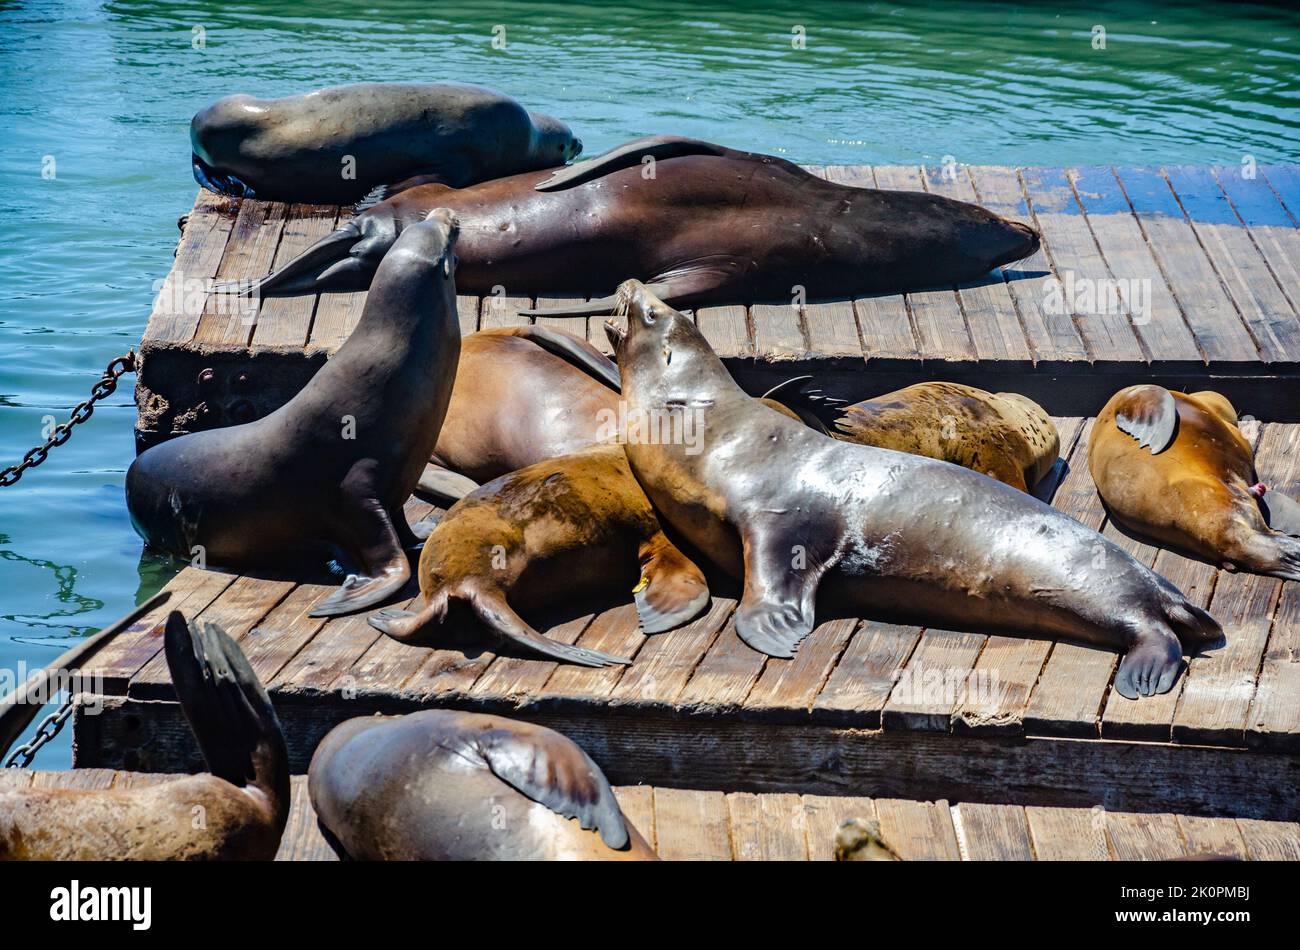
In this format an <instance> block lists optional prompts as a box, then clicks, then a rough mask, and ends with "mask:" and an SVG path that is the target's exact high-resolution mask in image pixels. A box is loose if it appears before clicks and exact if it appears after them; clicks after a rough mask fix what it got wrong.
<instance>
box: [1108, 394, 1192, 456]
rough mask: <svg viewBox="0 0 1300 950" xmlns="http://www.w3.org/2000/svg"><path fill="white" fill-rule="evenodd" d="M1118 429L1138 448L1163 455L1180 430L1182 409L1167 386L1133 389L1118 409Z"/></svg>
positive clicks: (1116, 417)
mask: <svg viewBox="0 0 1300 950" xmlns="http://www.w3.org/2000/svg"><path fill="white" fill-rule="evenodd" d="M1115 425H1116V426H1117V427H1118V428H1119V431H1120V432H1123V433H1125V434H1126V435H1131V436H1132V437H1133V438H1134V439H1136V440H1137V443H1138V445H1140V446H1142V447H1143V448H1150V449H1151V454H1152V455H1159V454H1160V453H1161V452H1163V451H1164V450H1165V449H1167V448H1169V445H1170V443H1172V442H1173V441H1174V433H1175V432H1176V431H1177V429H1178V406H1177V404H1176V403H1175V402H1174V397H1173V396H1171V395H1170V394H1169V390H1167V389H1165V388H1164V387H1163V386H1155V385H1151V384H1148V385H1143V386H1130V387H1129V388H1128V389H1127V390H1125V391H1124V393H1123V398H1122V399H1120V401H1119V403H1118V404H1117V405H1116V406H1115Z"/></svg>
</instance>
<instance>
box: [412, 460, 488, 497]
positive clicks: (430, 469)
mask: <svg viewBox="0 0 1300 950" xmlns="http://www.w3.org/2000/svg"><path fill="white" fill-rule="evenodd" d="M415 487H416V488H417V489H418V490H419V491H420V492H422V493H424V494H426V495H429V496H430V497H432V498H434V499H435V500H437V501H440V502H443V503H446V504H452V503H453V502H457V501H460V499H462V498H464V497H465V496H466V495H468V494H469V493H470V492H472V491H474V490H475V489H476V488H478V487H479V484H478V482H476V481H474V479H472V478H466V477H465V476H464V475H461V474H460V473H459V472H453V471H452V470H451V469H448V468H443V467H442V466H441V465H436V464H434V463H433V462H430V463H429V464H428V465H426V466H424V474H422V475H421V476H420V481H419V484H417V485H416V486H415Z"/></svg>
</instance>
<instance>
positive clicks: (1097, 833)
mask: <svg viewBox="0 0 1300 950" xmlns="http://www.w3.org/2000/svg"><path fill="white" fill-rule="evenodd" d="M1025 818H1026V819H1027V820H1028V822H1029V834H1030V837H1031V839H1032V840H1033V845H1034V856H1035V857H1036V858H1037V859H1038V860H1039V861H1109V860H1110V849H1109V848H1108V847H1107V845H1106V813H1105V812H1104V811H1103V810H1102V809H1101V808H1100V807H1096V808H1049V807H1045V806H1041V805H1029V806H1026V808H1025Z"/></svg>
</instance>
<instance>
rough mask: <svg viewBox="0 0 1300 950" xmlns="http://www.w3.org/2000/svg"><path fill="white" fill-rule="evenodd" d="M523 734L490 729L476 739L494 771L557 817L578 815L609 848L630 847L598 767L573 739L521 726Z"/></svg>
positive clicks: (576, 816) (574, 816)
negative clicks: (596, 832)
mask: <svg viewBox="0 0 1300 950" xmlns="http://www.w3.org/2000/svg"><path fill="white" fill-rule="evenodd" d="M516 728H517V729H527V731H526V732H524V734H522V735H521V734H519V732H516V731H513V730H506V729H492V730H489V731H487V732H484V733H483V734H482V735H480V736H479V737H478V738H477V740H476V741H477V746H478V751H479V753H480V754H481V755H482V756H483V760H484V762H486V763H487V766H488V768H489V769H491V770H492V774H493V775H495V776H496V777H497V778H499V779H501V781H503V782H505V783H506V784H507V785H509V786H510V787H511V788H513V789H515V790H516V791H518V792H520V793H522V794H524V795H527V796H528V797H529V798H531V799H532V800H533V801H535V802H537V803H538V804H539V805H545V806H546V807H547V808H549V809H550V810H551V811H553V812H555V813H556V814H557V815H563V816H564V817H565V818H576V819H578V823H579V824H580V825H581V826H582V827H583V828H585V829H587V830H591V829H593V828H594V829H596V830H598V831H599V832H600V838H601V840H602V841H604V842H605V844H607V845H608V846H609V847H611V848H613V849H614V850H616V851H618V850H621V849H623V848H626V847H627V845H628V840H629V838H628V833H627V825H626V823H625V822H624V821H623V812H622V810H621V809H620V808H619V807H618V799H616V798H615V797H614V790H613V789H612V788H610V787H609V782H608V780H606V778H605V775H604V773H603V772H601V771H600V766H598V765H597V764H596V763H595V762H593V761H591V758H590V757H589V756H588V755H587V753H585V752H583V751H582V749H580V748H579V747H578V746H577V744H576V743H574V742H573V741H572V740H570V739H567V738H565V737H564V736H562V735H560V734H559V733H558V732H553V731H551V730H550V729H544V728H540V727H532V728H528V727H525V726H524V725H523V724H522V723H520V724H516Z"/></svg>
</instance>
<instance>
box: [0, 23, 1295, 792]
mask: <svg viewBox="0 0 1300 950" xmlns="http://www.w3.org/2000/svg"><path fill="white" fill-rule="evenodd" d="M927 6H928V5H926V6H923V5H920V4H917V5H915V6H913V5H907V4H897V3H867V4H852V3H823V2H810V0H800V2H798V3H794V4H779V5H777V4H767V3H762V2H746V3H734V4H725V3H684V2H673V0H654V2H649V0H622V2H618V3H608V4H604V3H590V4H569V3H565V4H560V3H550V4H535V5H533V4H523V3H493V2H484V0H475V2H473V3H468V2H467V3H455V4H447V3H437V2H431V0H421V2H407V3H364V2H363V3H356V2H346V3H344V2H329V0H326V2H313V3H310V4H307V3H302V4H299V3H293V2H279V3H275V4H267V5H266V6H265V11H269V10H275V11H276V12H275V13H274V14H272V13H270V12H265V11H264V9H263V8H262V7H259V6H251V5H249V6H245V5H241V4H239V3H234V2H226V3H221V4H206V3H130V2H121V3H107V4H102V5H101V4H95V3H89V2H65V3H61V2H57V0H34V2H31V3H5V2H0V461H2V463H3V464H7V463H8V462H9V461H10V460H16V459H17V458H19V457H20V456H21V455H22V453H23V452H24V451H25V450H26V449H27V448H29V447H30V446H32V445H34V444H36V443H37V442H39V441H41V439H42V433H41V429H42V425H43V424H44V418H45V417H47V416H54V417H56V418H57V419H59V420H62V419H63V418H64V417H65V416H66V414H67V412H68V410H69V409H70V408H71V407H72V406H73V405H75V403H76V402H77V401H78V400H79V399H81V398H83V397H84V395H85V393H86V392H87V388H88V386H89V385H90V383H91V382H93V380H94V379H95V378H96V376H97V375H98V373H99V372H100V370H101V369H102V367H103V365H104V364H105V363H106V362H107V361H108V359H109V358H111V357H112V356H115V355H117V354H118V353H121V352H123V351H125V350H127V349H128V348H129V347H131V346H132V345H133V344H134V343H136V341H137V340H138V339H139V337H140V334H141V331H142V330H143V327H144V322H145V319H146V317H147V315H148V312H149V307H150V302H151V297H152V293H151V285H152V282H153V281H154V280H155V279H157V278H159V277H161V276H163V275H164V274H165V273H166V271H167V268H168V266H169V263H170V260H171V253H172V248H173V247H174V245H175V242H176V238H177V231H176V218H177V216H178V215H179V214H180V213H182V212H183V211H186V210H188V208H189V206H190V204H191V203H192V201H193V196H194V189H195V185H194V183H193V181H192V179H191V178H190V175H189V162H188V159H189V146H188V139H187V123H188V122H189V118H190V116H191V115H192V114H193V113H194V111H195V110H196V109H198V108H199V107H200V106H201V105H203V104H204V103H205V102H207V101H208V100H210V99H213V98H215V97H217V96H219V95H223V94H226V93H230V92H240V91H242V92H250V93H254V94H258V95H262V96H278V95H285V94H288V93H294V92H300V91H304V90H306V89H309V88H312V87H315V86H321V85H328V84H333V83H341V82H354V81H360V80H387V79H391V80H397V79H402V80H440V79H457V80H463V81H469V82H477V83H482V84H484V85H488V86H492V87H495V88H498V89H501V90H502V91H504V92H507V93H509V94H511V95H514V96H516V97H517V98H519V99H521V100H523V101H524V102H525V103H526V104H527V105H528V106H529V107H530V108H533V109H538V110H541V111H544V112H549V113H553V114H555V115H558V116H561V117H563V118H565V119H567V120H569V122H570V123H571V124H572V125H573V127H574V129H575V131H576V132H577V133H578V134H579V135H580V136H581V137H582V139H583V140H584V141H585V142H586V144H587V149H588V153H594V152H597V151H601V150H603V149H605V148H607V147H608V146H610V145H613V144H615V143H617V142H619V141H620V140H623V139H626V138H630V137H632V136H636V135H642V134H647V133H651V132H676V133H681V134H684V135H691V136H697V137H701V138H708V139H713V140H717V141H721V142H724V143H726V144H728V145H732V146H736V147H740V148H748V149H755V150H759V151H764V152H773V153H777V154H781V155H784V156H786V157H789V158H791V159H794V160H797V161H802V162H812V163H916V162H921V161H927V162H935V161H939V160H941V159H942V157H943V156H945V155H951V156H953V157H954V158H955V159H956V160H957V161H961V162H972V163H996V164H1009V165H1017V164H1018V165H1032V164H1040V165H1061V164H1082V163H1094V162H1101V163H1114V164H1141V163H1167V162H1206V163H1208V162H1214V163H1229V164H1231V163H1236V162H1239V161H1241V158H1242V156H1243V155H1246V154H1249V155H1253V156H1255V157H1256V159H1258V160H1259V161H1260V162H1269V161H1297V160H1300V120H1298V117H1297V113H1298V108H1300V16H1297V15H1296V14H1294V13H1289V12H1286V11H1284V10H1282V9H1277V8H1269V7H1251V6H1228V5H1226V4H1225V5H1219V4H1199V3H1184V4H1180V5H1178V6H1177V8H1174V7H1173V6H1172V5H1164V4H1159V5H1157V4H1150V5H1148V4H1140V3H1113V4H1094V5H1092V8H1091V9H1090V10H1089V11H1088V12H1086V13H1061V14H1057V13H1055V12H1052V11H1050V10H1048V9H1046V7H1045V6H1044V7H1043V8H1030V9H1017V8H1014V7H1010V6H1003V5H999V4H991V3H954V4H951V5H942V4H935V5H933V8H932V9H931V8H927ZM1097 26H1100V27H1104V29H1105V48H1104V49H1095V48H1094V41H1095V36H1096V34H1095V32H1094V27H1097ZM494 35H496V36H497V37H502V36H503V37H504V41H505V47H504V49H499V48H494V47H493V45H492V40H493V37H494ZM801 39H802V46H803V48H796V47H798V46H799V45H800V42H799V41H800V40H801ZM498 45H499V44H498ZM51 163H52V168H53V173H54V174H53V177H52V178H47V177H43V176H42V169H43V168H45V169H49V168H51ZM133 421H134V408H133V406H132V405H131V402H130V393H129V387H128V391H125V392H123V393H120V394H118V395H117V396H115V397H113V398H112V399H111V400H110V402H109V404H108V405H107V406H106V407H105V408H102V409H100V410H98V411H97V412H96V414H95V416H94V418H93V419H92V420H91V421H90V422H89V423H88V424H87V425H85V426H83V427H81V428H80V429H79V430H78V431H77V432H76V434H75V435H74V436H73V438H72V440H71V441H70V442H69V443H68V444H67V445H65V446H63V447H62V448H60V449H56V450H55V451H54V453H53V454H52V456H51V460H50V461H49V462H48V463H46V464H45V465H44V466H43V467H41V468H40V469H37V470H35V471H33V472H31V473H30V474H28V475H27V476H26V477H25V478H24V479H23V480H22V482H21V483H19V485H17V486H15V487H11V488H0V590H2V591H3V601H0V671H4V670H13V669H15V668H16V667H17V665H18V663H19V662H20V661H23V662H26V663H28V664H32V663H43V662H46V661H48V660H50V659H52V658H53V657H54V656H56V655H57V653H58V651H59V650H60V649H61V648H64V647H66V646H67V645H68V643H69V640H70V639H71V638H73V637H76V636H80V635H83V634H85V633H86V632H87V631H91V630H94V629H97V628H99V627H101V626H103V625H104V624H106V623H108V622H110V621H111V620H113V619H114V618H116V617H117V616H119V615H121V614H122V613H124V612H125V611H126V610H128V609H129V608H130V607H131V606H132V605H133V604H134V603H135V602H136V601H137V600H138V599H141V598H143V597H144V596H147V595H148V594H149V593H151V592H152V591H153V590H154V589H156V588H157V587H158V586H159V585H160V584H161V583H162V582H163V581H165V580H166V578H167V577H168V576H170V574H171V572H172V571H173V570H174V568H173V567H171V566H170V565H169V564H166V563H163V562H161V561H159V560H157V559H144V560H142V559H141V545H140V542H139V541H138V539H137V538H136V536H135V534H134V533H133V532H132V530H131V527H130V524H129V523H128V521H127V517H126V510H125V506H124V504H123V500H122V481H123V475H124V472H125V470H126V466H127V465H128V464H129V462H130V460H131V457H132V451H133V448H132V439H131V426H132V423H133ZM0 685H3V684H0ZM69 749H70V747H69V744H68V740H67V738H66V736H65V737H62V738H61V739H60V741H59V743H58V744H56V745H55V746H54V747H52V748H51V749H50V750H47V752H46V753H44V754H43V755H42V758H41V760H40V762H41V764H42V765H43V766H45V767H47V768H48V767H57V766H60V765H66V764H67V762H68V761H69V754H70V753H69Z"/></svg>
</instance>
